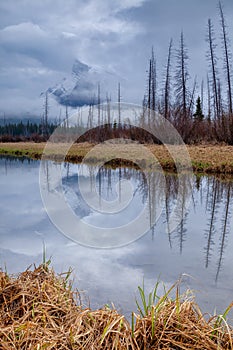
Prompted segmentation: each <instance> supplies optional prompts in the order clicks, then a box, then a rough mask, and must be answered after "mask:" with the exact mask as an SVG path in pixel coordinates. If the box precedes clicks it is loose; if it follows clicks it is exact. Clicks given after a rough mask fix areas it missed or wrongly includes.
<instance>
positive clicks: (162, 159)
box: [0, 142, 233, 174]
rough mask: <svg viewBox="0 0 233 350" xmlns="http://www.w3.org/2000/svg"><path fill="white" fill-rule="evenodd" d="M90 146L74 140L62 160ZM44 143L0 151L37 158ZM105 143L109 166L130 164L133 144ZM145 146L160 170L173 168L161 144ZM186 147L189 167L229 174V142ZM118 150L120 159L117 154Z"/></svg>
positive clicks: (3, 146)
mask: <svg viewBox="0 0 233 350" xmlns="http://www.w3.org/2000/svg"><path fill="white" fill-rule="evenodd" d="M65 146H66V145H65V144H54V145H53V146H52V147H51V149H50V154H49V155H48V158H51V159H55V160H60V159H61V154H62V151H61V150H62V149H63V148H64V147H65ZM93 146H94V145H93V144H89V143H80V144H74V145H73V146H72V147H71V149H70V150H69V152H68V154H67V156H66V160H67V161H69V162H74V163H76V162H80V161H82V159H83V157H84V156H85V155H86V154H87V153H88V152H89V151H90V150H91V149H92V148H93ZM44 147H45V143H33V142H20V143H0V154H1V155H10V156H26V157H29V158H32V159H40V158H41V156H42V153H43V149H44ZM100 147H103V148H102V149H103V152H102V153H101V148H100V154H103V158H104V152H105V148H104V147H106V146H101V145H100ZM108 147H111V149H112V154H113V155H115V156H116V157H117V159H115V160H114V161H112V165H113V166H118V165H119V164H122V165H130V162H129V161H127V160H124V159H125V158H127V155H128V154H129V152H131V151H132V147H134V146H133V145H130V144H126V145H122V146H121V148H120V149H119V145H114V144H112V145H111V144H110V145H108ZM146 147H147V148H148V149H149V150H150V151H151V152H152V154H154V155H155V156H156V158H157V159H158V161H159V163H160V164H161V166H162V167H163V169H164V170H168V171H174V170H175V165H174V161H173V160H172V158H171V156H170V154H169V152H168V151H167V149H166V148H165V147H164V146H162V145H147V146H146ZM187 149H188V152H189V154H190V158H191V161H192V166H193V170H194V171H195V172H201V173H217V174H233V146H226V145H211V144H204V145H193V146H190V145H188V146H187ZM119 154H120V157H121V159H120V158H119ZM132 154H133V153H132ZM140 157H141V159H140ZM135 159H136V160H137V161H139V162H140V161H141V160H143V155H141V156H140V154H139V155H138V154H136V156H135ZM94 160H95V159H94V158H93V161H94Z"/></svg>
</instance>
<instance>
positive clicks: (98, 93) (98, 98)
mask: <svg viewBox="0 0 233 350" xmlns="http://www.w3.org/2000/svg"><path fill="white" fill-rule="evenodd" d="M97 90H98V92H97V105H98V126H100V83H98V88H97Z"/></svg>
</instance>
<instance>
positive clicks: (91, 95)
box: [47, 59, 119, 107]
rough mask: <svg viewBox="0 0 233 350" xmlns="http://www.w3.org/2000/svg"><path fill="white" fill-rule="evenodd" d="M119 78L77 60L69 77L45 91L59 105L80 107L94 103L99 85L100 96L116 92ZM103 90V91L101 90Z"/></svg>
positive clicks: (101, 68)
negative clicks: (112, 91)
mask: <svg viewBox="0 0 233 350" xmlns="http://www.w3.org/2000/svg"><path fill="white" fill-rule="evenodd" d="M118 80H119V78H118V77H117V75H116V74H115V73H112V72H109V71H106V70H105V69H104V68H103V67H92V66H89V65H87V64H85V63H83V62H81V61H79V60H78V59H76V60H75V62H74V64H73V67H72V71H71V76H70V77H69V78H64V79H63V80H62V82H60V83H58V84H56V85H55V86H54V87H50V88H49V89H48V90H47V91H48V92H49V93H50V94H52V95H53V96H54V97H55V98H56V100H57V102H58V103H59V104H61V105H65V106H70V107H80V106H84V105H88V104H90V103H93V102H94V103H95V100H96V95H97V86H98V83H100V89H101V94H102V95H103V96H104V97H105V96H106V93H107V92H108V93H109V94H110V93H111V89H112V87H114V90H116V89H117V88H116V86H117V82H118ZM103 89H104V90H103Z"/></svg>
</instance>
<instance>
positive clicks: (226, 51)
mask: <svg viewBox="0 0 233 350" xmlns="http://www.w3.org/2000/svg"><path fill="white" fill-rule="evenodd" d="M218 7H219V13H220V21H221V27H222V45H223V49H224V71H225V73H226V79H227V85H228V107H229V114H232V87H231V64H230V49H229V39H228V34H227V26H226V20H225V17H224V13H223V8H222V4H221V1H219V4H218Z"/></svg>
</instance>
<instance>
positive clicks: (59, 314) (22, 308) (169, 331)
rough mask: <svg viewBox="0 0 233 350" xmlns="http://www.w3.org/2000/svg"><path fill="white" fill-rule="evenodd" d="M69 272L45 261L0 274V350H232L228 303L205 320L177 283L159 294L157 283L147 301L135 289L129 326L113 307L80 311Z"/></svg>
mask: <svg viewBox="0 0 233 350" xmlns="http://www.w3.org/2000/svg"><path fill="white" fill-rule="evenodd" d="M70 273H71V271H70V270H69V271H68V272H67V273H63V274H61V275H56V274H55V272H54V271H53V269H52V268H50V267H49V264H48V263H45V262H43V263H42V264H41V265H40V266H39V267H35V266H34V267H33V268H29V269H27V270H26V271H24V272H22V273H20V274H19V275H17V276H9V275H8V274H7V273H6V272H0V349H3V350H10V349H20V350H26V349H36V350H40V349H88V350H89V349H90V350H92V349H106V350H107V349H117V350H123V349H126V350H127V349H129V350H142V349H143V350H144V349H152V350H153V349H216V350H217V349H220V350H221V349H222V350H223V349H233V345H232V335H233V333H232V328H231V327H230V326H229V325H228V323H227V314H228V312H229V310H230V308H231V307H232V305H230V306H229V307H228V308H227V309H226V311H225V312H224V313H223V315H218V316H215V317H209V318H208V319H207V318H206V317H205V315H203V314H202V313H201V310H200V309H199V307H198V306H197V305H196V304H195V302H194V300H193V297H192V296H191V295H190V293H188V292H187V293H185V294H182V295H181V294H180V290H179V283H175V284H174V285H173V286H172V287H171V288H170V289H169V290H168V291H165V292H164V293H163V295H162V296H159V295H158V286H159V282H158V283H157V284H156V286H155V288H154V290H153V291H152V292H151V293H149V295H148V297H147V296H146V294H145V290H144V286H143V287H139V295H140V301H137V304H138V308H139V313H138V314H137V313H133V314H132V324H131V325H130V324H129V322H128V321H127V320H126V319H125V318H124V316H123V315H121V314H119V313H118V312H117V311H116V310H115V309H114V308H110V307H107V306H106V307H103V308H101V309H98V310H91V309H90V308H87V307H84V306H83V305H82V300H81V296H80V293H79V292H78V291H77V290H73V288H72V285H71V282H70V278H69V277H70ZM171 294H172V295H175V296H173V297H171Z"/></svg>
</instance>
